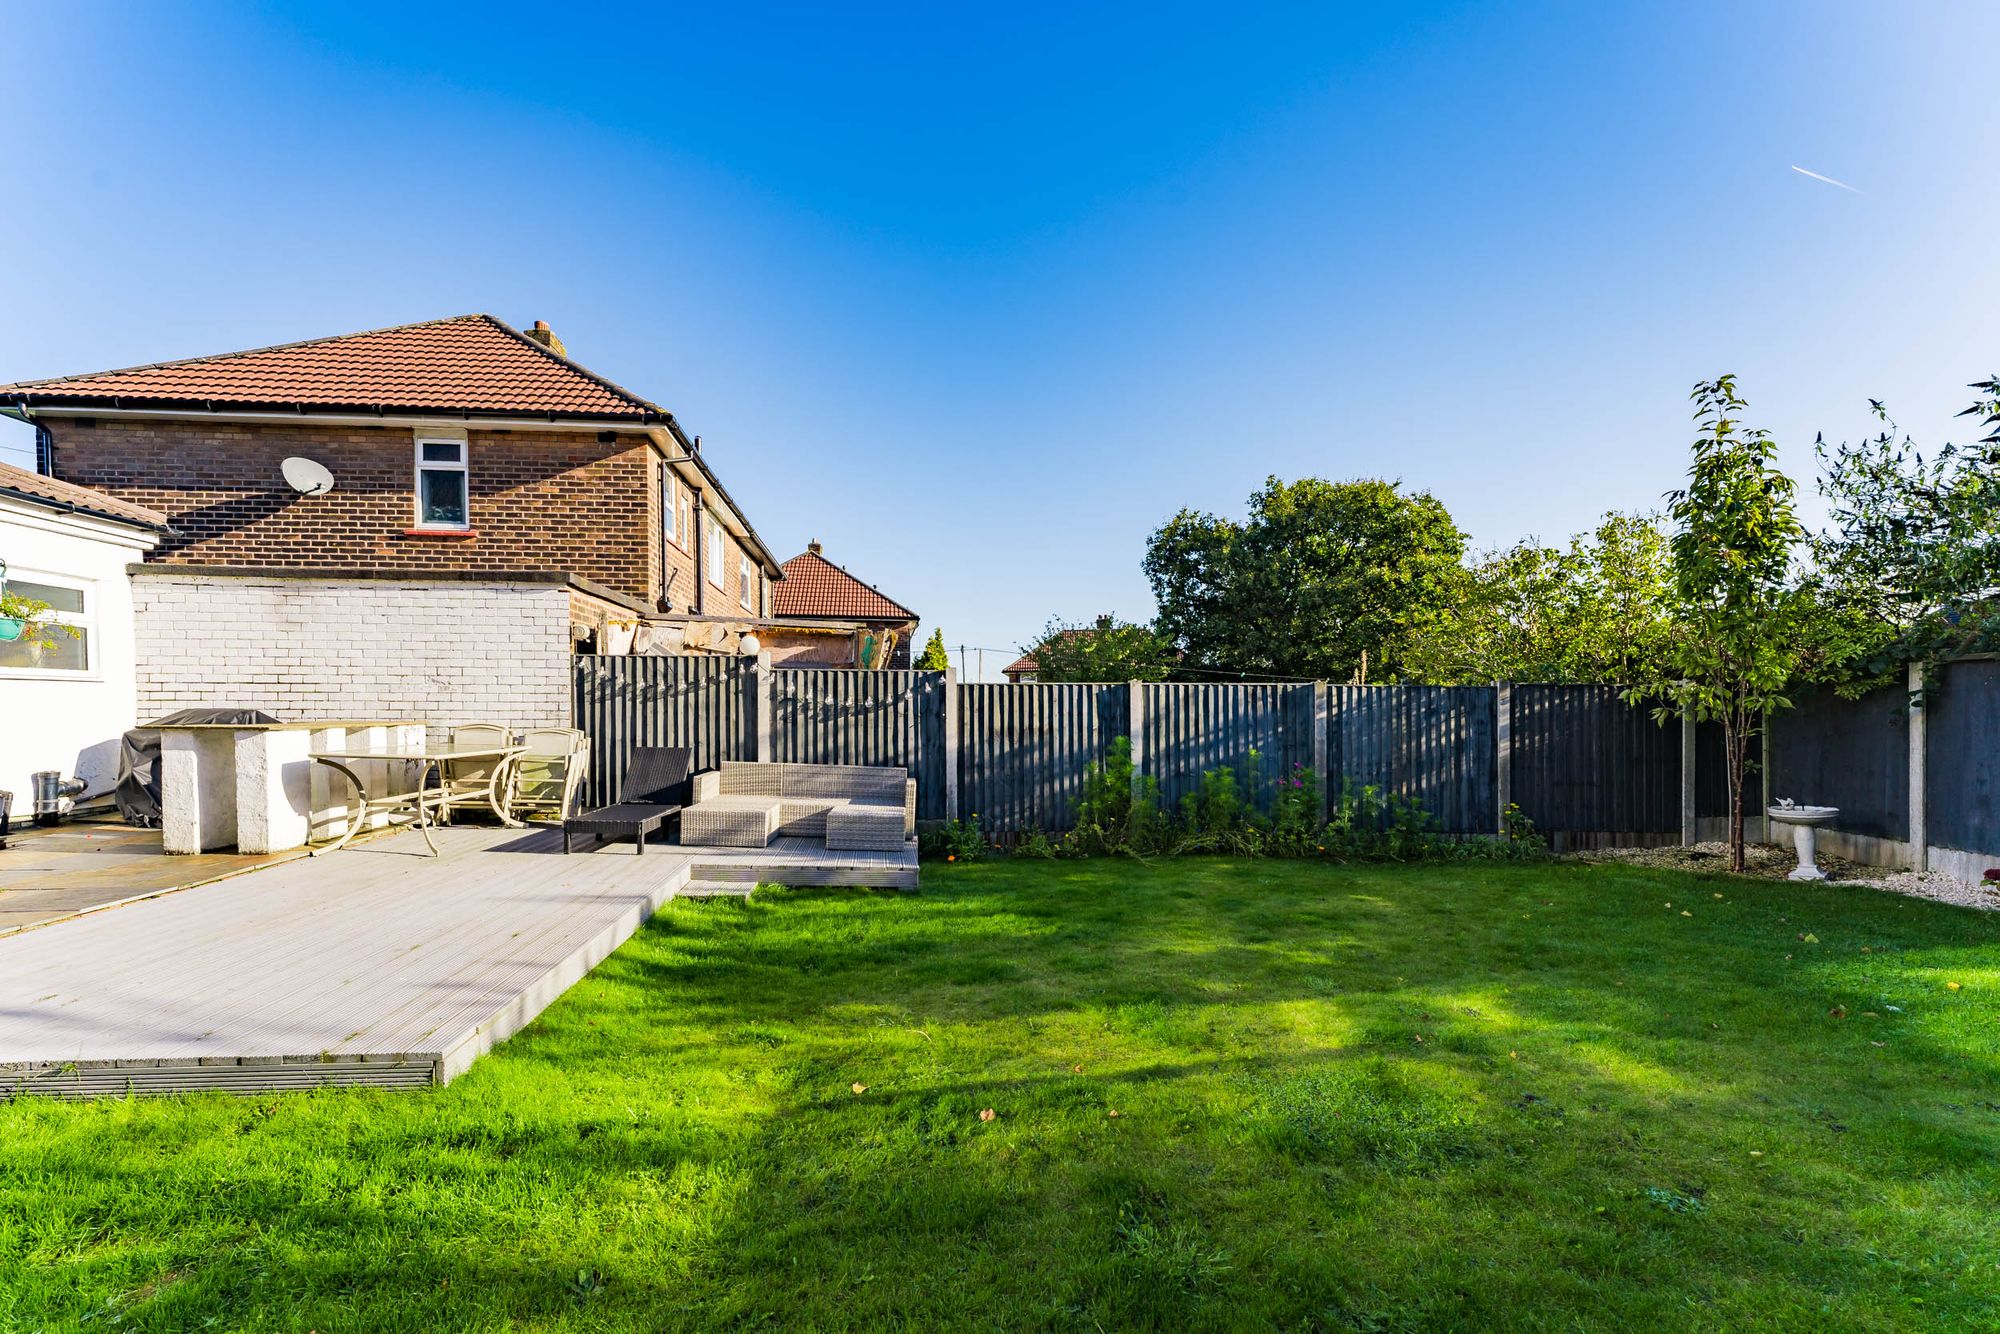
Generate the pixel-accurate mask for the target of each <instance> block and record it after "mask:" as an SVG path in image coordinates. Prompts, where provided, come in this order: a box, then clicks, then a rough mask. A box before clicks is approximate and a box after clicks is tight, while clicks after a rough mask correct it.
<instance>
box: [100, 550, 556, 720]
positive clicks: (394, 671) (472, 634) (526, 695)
mask: <svg viewBox="0 0 2000 1334" xmlns="http://www.w3.org/2000/svg"><path fill="white" fill-rule="evenodd" d="M132 600H133V610H134V619H135V622H136V629H137V649H138V653H137V657H138V668H139V672H138V675H139V710H138V712H139V718H140V719H141V720H142V721H143V720H145V719H148V718H156V717H159V716H160V715H161V714H164V713H171V712H173V711H174V710H176V709H191V708H205V707H215V706H222V705H235V706H239V707H244V708H255V709H263V710H265V711H267V712H269V713H273V714H276V715H277V716H278V717H280V718H284V719H286V720H292V719H306V718H422V719H424V720H426V721H428V722H430V723H431V724H433V725H434V726H446V725H449V724H452V723H461V722H493V723H502V724H506V725H508V726H512V727H516V728H520V727H567V726H569V722H570V639H569V593H568V590H567V589H565V588H563V587H561V586H559V585H549V584H502V583H492V584H478V583H454V582H449V581H445V582H437V583H427V582H423V581H408V582H405V581H390V580H375V579H351V580H341V579H276V578H269V577H258V576H253V575H228V576H219V575H208V574H199V575H197V574H186V575H182V574H168V573H153V572H150V571H149V572H147V573H145V574H141V575H136V576H134V577H133V579H132Z"/></svg>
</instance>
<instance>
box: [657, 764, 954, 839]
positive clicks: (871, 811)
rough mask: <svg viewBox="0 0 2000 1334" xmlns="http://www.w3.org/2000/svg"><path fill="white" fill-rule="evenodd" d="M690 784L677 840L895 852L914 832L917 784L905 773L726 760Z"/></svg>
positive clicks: (859, 767)
mask: <svg viewBox="0 0 2000 1334" xmlns="http://www.w3.org/2000/svg"><path fill="white" fill-rule="evenodd" d="M693 781H694V791H693V798H694V799H693V801H692V802H691V803H690V804H689V805H688V807H687V809H686V810H684V811H682V812H681V842H683V843H689V844H706V845H708V846H711V847H734V848H761V847H766V846H768V845H769V844H770V842H771V840H772V839H774V838H814V839H820V840H822V841H823V842H825V844H826V846H827V847H829V848H832V849H836V850H840V851H880V852H894V851H897V850H899V849H900V848H902V847H903V845H904V843H905V842H906V841H907V840H908V839H910V838H913V837H915V835H916V832H917V785H916V783H915V782H914V781H913V780H912V779H911V778H910V776H909V774H908V772H907V771H905V770H903V769H892V768H876V767H873V766H868V765H858V764H756V763H751V762H747V761H741V760H724V761H723V762H722V766H721V768H719V769H712V770H709V771H707V772H705V773H699V774H696V775H695V776H694V780H693Z"/></svg>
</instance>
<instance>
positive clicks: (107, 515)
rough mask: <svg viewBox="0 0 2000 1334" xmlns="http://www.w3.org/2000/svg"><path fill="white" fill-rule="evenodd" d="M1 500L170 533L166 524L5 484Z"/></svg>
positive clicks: (150, 530)
mask: <svg viewBox="0 0 2000 1334" xmlns="http://www.w3.org/2000/svg"><path fill="white" fill-rule="evenodd" d="M0 498H5V499H7V500H18V501H20V502H21V503H22V504H24V505H33V506H35V507H37V508H39V509H49V510H58V511H60V512H62V513H64V514H81V515H83V516H84V517H86V518H91V519H97V520H100V521H102V522H104V523H122V524H126V525H128V526H130V527H133V528H143V529H145V530H146V531H147V532H149V533H164V532H167V531H169V529H168V526H167V525H166V524H164V523H154V522H152V521H151V520H148V519H135V518H133V517H132V516H131V515H129V514H113V513H111V512H110V511H109V510H101V509H96V508H94V507H92V506H89V505H84V504H80V503H78V502H77V501H74V500H58V499H56V498H55V497H54V496H44V495H38V494H36V493H35V492H33V491H23V490H21V489H20V488H19V487H17V486H8V485H7V484H6V483H4V482H0Z"/></svg>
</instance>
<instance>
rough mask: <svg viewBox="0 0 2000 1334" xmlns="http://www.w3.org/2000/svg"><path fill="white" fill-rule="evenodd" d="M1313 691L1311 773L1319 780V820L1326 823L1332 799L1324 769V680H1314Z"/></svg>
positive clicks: (1329, 776) (1330, 778)
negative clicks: (1329, 803)
mask: <svg viewBox="0 0 2000 1334" xmlns="http://www.w3.org/2000/svg"><path fill="white" fill-rule="evenodd" d="M1312 692H1313V761H1312V763H1313V774H1314V776H1315V777H1316V778H1317V780H1318V782H1319V822H1320V823H1321V824H1325V823H1326V819H1327V814H1328V812H1329V811H1330V809H1331V807H1329V805H1328V802H1330V801H1331V800H1332V791H1331V789H1332V787H1333V775H1332V774H1330V773H1328V772H1327V771H1326V769H1327V760H1328V758H1329V749H1328V746H1327V740H1328V738H1327V723H1328V718H1327V693H1326V682H1324V681H1315V682H1313V686H1312Z"/></svg>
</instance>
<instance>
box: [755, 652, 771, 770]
mask: <svg viewBox="0 0 2000 1334" xmlns="http://www.w3.org/2000/svg"><path fill="white" fill-rule="evenodd" d="M756 671H757V690H756V695H755V698H756V701H757V705H756V711H757V716H756V717H754V718H752V719H751V720H750V725H751V727H753V728H754V729H755V730H756V734H757V763H759V764H769V763H770V762H771V750H772V746H771V725H772V721H773V720H772V718H771V650H769V649H765V650H764V651H763V652H762V653H759V654H758V655H757V668H756Z"/></svg>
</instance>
